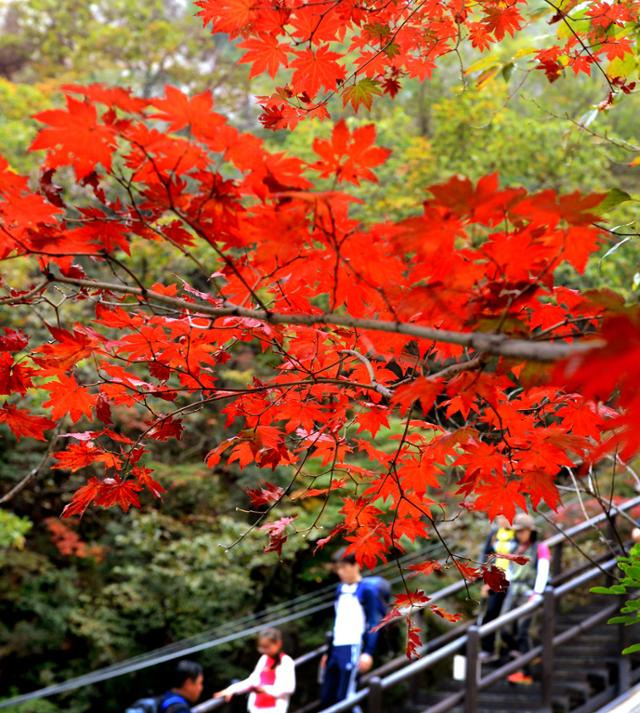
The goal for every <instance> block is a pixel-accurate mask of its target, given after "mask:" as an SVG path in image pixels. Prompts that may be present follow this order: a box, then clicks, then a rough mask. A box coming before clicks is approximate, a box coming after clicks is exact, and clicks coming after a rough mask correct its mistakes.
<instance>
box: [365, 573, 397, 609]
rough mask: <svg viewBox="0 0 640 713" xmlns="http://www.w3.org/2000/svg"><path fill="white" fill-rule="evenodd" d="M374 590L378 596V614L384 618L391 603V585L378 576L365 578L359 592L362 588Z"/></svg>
mask: <svg viewBox="0 0 640 713" xmlns="http://www.w3.org/2000/svg"><path fill="white" fill-rule="evenodd" d="M365 587H366V588H367V589H373V590H374V591H375V593H376V594H377V597H376V604H377V606H378V614H379V615H380V617H381V618H382V617H383V616H384V615H385V614H386V613H387V609H388V608H389V602H390V601H391V584H389V582H388V581H387V580H386V579H385V578H384V577H379V576H377V575H374V576H371V577H364V578H363V579H361V580H360V586H359V587H358V590H361V589H362V588H365Z"/></svg>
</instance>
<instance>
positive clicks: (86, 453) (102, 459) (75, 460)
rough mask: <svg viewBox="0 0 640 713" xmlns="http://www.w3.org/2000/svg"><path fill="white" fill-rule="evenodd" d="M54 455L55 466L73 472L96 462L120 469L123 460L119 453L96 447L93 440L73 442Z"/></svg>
mask: <svg viewBox="0 0 640 713" xmlns="http://www.w3.org/2000/svg"><path fill="white" fill-rule="evenodd" d="M53 457H54V458H55V460H56V464H55V465H54V466H52V467H53V468H58V469H60V470H68V471H70V472H71V473H75V471H76V470H80V469H81V468H86V467H87V466H89V465H93V464H94V463H102V464H104V465H105V466H106V467H107V468H116V469H119V468H120V466H121V460H120V458H119V457H118V456H117V455H115V454H114V453H108V452H107V451H104V450H102V449H101V448H98V447H96V446H95V445H94V444H93V442H91V441H81V442H80V443H72V444H71V445H70V446H69V447H68V448H67V449H66V450H64V451H58V452H57V453H54V454H53Z"/></svg>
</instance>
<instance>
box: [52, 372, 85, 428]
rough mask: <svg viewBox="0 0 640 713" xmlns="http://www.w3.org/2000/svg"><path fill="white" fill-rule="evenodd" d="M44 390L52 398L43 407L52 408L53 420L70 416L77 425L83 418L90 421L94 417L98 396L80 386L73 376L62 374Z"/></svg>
mask: <svg viewBox="0 0 640 713" xmlns="http://www.w3.org/2000/svg"><path fill="white" fill-rule="evenodd" d="M43 388H44V389H46V390H47V391H48V392H49V396H50V398H49V400H48V401H46V402H45V403H44V404H43V406H44V407H45V408H51V417H52V418H53V419H56V420H58V419H61V418H64V417H65V416H66V415H67V414H69V415H70V416H71V420H72V421H73V422H74V423H75V422H76V421H79V420H80V419H81V418H82V417H83V416H86V417H87V418H89V419H90V418H91V417H92V415H93V406H94V404H95V402H96V396H95V395H94V394H91V393H90V392H89V390H88V389H86V388H85V387H84V386H80V384H78V382H77V381H76V380H75V379H74V378H73V377H72V376H67V375H66V374H60V375H59V376H58V381H50V382H49V383H47V384H45V385H44V387H43Z"/></svg>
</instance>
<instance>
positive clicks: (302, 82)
mask: <svg viewBox="0 0 640 713" xmlns="http://www.w3.org/2000/svg"><path fill="white" fill-rule="evenodd" d="M340 57H341V56H340V55H339V54H338V53H337V52H331V51H330V50H329V46H328V45H322V46H321V47H318V48H317V49H316V50H315V51H314V50H311V49H305V50H299V51H297V52H296V59H294V60H293V61H292V62H291V66H292V67H294V68H295V72H294V73H293V76H292V77H291V84H292V86H293V88H294V90H295V91H296V92H306V93H307V95H308V96H309V97H310V98H311V99H313V97H315V95H316V94H317V93H318V91H319V90H320V89H326V90H327V91H331V90H333V89H336V87H337V86H338V82H341V81H343V80H344V77H345V71H344V68H343V67H341V66H340V65H339V64H338V63H337V61H336V60H338V59H340Z"/></svg>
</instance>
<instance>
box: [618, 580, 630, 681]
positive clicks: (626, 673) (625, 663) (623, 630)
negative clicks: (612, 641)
mask: <svg viewBox="0 0 640 713" xmlns="http://www.w3.org/2000/svg"><path fill="white" fill-rule="evenodd" d="M626 599H627V597H626V595H624V594H622V595H620V596H619V597H618V602H619V604H620V608H622V607H623V606H624V604H625V602H626ZM628 645H629V629H628V628H627V627H626V626H625V625H624V624H618V647H619V648H618V692H619V693H624V692H625V691H628V690H629V689H630V688H631V660H630V659H629V657H628V656H623V655H622V650H623V649H624V648H625V647H627V646H628Z"/></svg>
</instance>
